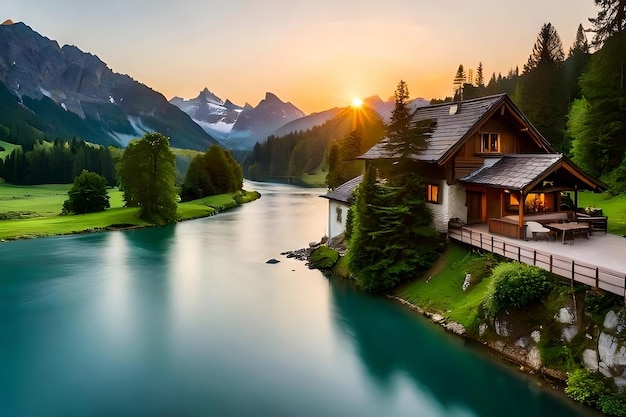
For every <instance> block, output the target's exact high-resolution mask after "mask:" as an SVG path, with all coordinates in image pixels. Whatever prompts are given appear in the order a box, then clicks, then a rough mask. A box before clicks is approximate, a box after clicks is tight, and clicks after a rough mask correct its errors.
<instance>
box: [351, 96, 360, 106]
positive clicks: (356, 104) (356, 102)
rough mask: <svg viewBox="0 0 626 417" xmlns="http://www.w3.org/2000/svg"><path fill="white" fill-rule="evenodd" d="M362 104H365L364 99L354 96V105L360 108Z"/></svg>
mask: <svg viewBox="0 0 626 417" xmlns="http://www.w3.org/2000/svg"><path fill="white" fill-rule="evenodd" d="M361 106H363V100H361V99H360V98H359V97H354V98H353V99H352V107H354V108H359V107H361Z"/></svg>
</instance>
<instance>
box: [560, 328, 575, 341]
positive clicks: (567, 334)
mask: <svg viewBox="0 0 626 417" xmlns="http://www.w3.org/2000/svg"><path fill="white" fill-rule="evenodd" d="M577 334H578V327H576V326H567V327H566V328H564V329H563V331H562V332H561V338H562V339H563V340H565V341H566V342H567V343H569V342H571V341H572V339H573V338H574V337H575V336H576V335H577Z"/></svg>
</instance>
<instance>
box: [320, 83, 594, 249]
mask: <svg viewBox="0 0 626 417" xmlns="http://www.w3.org/2000/svg"><path fill="white" fill-rule="evenodd" d="M413 122H414V123H415V124H420V125H421V126H424V125H427V126H430V128H429V129H428V137H427V146H426V148H425V149H424V150H423V151H421V152H419V153H416V154H412V155H411V156H410V158H411V159H412V160H413V161H415V162H416V164H415V166H416V169H417V170H418V171H419V172H420V174H421V175H422V176H423V178H424V179H425V181H426V192H427V196H426V197H427V201H428V203H429V207H430V208H431V210H432V212H433V217H434V222H435V227H436V228H437V229H438V230H439V231H441V232H446V231H447V230H448V227H449V225H451V224H477V223H486V224H488V225H489V231H490V232H493V233H497V234H502V235H506V236H510V237H515V238H520V239H522V238H525V236H526V221H527V220H529V219H530V218H532V219H534V220H544V221H550V220H558V219H564V218H565V217H567V218H570V219H571V218H572V216H575V212H574V210H575V204H576V200H577V192H578V191H579V190H592V191H603V190H605V189H606V186H605V185H604V184H602V183H601V182H600V181H598V180H596V179H594V178H592V177H591V176H589V175H588V174H586V173H585V172H583V171H582V170H581V169H580V168H579V167H578V166H576V165H575V164H574V163H573V162H572V161H571V160H569V159H568V158H567V157H565V156H564V155H562V154H559V153H557V152H556V151H555V149H554V148H553V147H552V145H551V144H550V143H549V142H548V141H547V140H546V139H545V138H544V137H543V136H542V135H541V133H540V132H539V131H537V129H535V127H534V126H533V125H532V124H531V123H530V122H529V121H528V119H527V118H526V117H525V116H524V114H522V112H521V111H520V110H519V109H518V108H517V107H516V106H515V104H513V102H512V101H511V99H510V98H509V97H508V96H507V95H506V94H501V95H495V96H489V97H482V98H478V99H473V100H467V101H462V102H454V103H444V104H437V105H432V106H427V107H420V108H418V109H416V110H415V112H414V114H413ZM398 156H399V155H398V154H397V150H395V148H394V147H391V146H389V142H388V139H383V140H381V141H380V142H379V143H378V144H377V145H375V146H374V147H372V148H371V149H370V150H368V151H367V152H366V153H365V154H363V155H362V156H360V157H359V158H360V159H363V160H365V161H366V164H371V163H374V164H382V163H384V161H387V162H391V161H394V160H397V158H398ZM567 193H569V194H570V195H571V196H572V199H573V201H574V207H566V204H565V203H566V199H564V198H563V196H564V195H566V194H567ZM330 215H331V216H332V213H330Z"/></svg>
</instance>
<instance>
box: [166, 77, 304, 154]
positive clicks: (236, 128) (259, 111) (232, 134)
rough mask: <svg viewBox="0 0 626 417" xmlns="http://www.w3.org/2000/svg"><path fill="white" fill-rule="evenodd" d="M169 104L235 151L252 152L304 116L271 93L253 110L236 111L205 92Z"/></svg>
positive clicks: (239, 108)
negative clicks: (282, 127)
mask: <svg viewBox="0 0 626 417" xmlns="http://www.w3.org/2000/svg"><path fill="white" fill-rule="evenodd" d="M170 103H172V104H174V105H176V106H178V107H179V108H180V109H181V110H182V111H184V112H185V113H187V114H188V115H189V116H191V118H192V119H193V120H194V121H195V122H196V123H198V124H199V125H200V126H201V127H202V128H203V129H204V130H205V131H206V132H208V133H210V134H211V135H212V136H214V137H217V138H218V140H219V141H220V142H221V143H222V145H224V146H226V147H227V148H229V149H235V150H247V149H252V148H253V147H254V145H255V144H256V143H257V142H264V141H265V140H267V137H268V136H270V135H271V134H273V133H274V132H275V131H276V130H277V129H278V128H280V127H281V126H283V125H285V124H287V123H289V122H292V121H294V120H296V119H300V118H302V117H305V116H306V114H305V113H304V112H302V111H301V110H300V109H298V108H297V107H296V106H294V105H293V104H291V103H288V102H287V103H286V102H284V101H282V100H281V99H279V98H278V97H277V96H276V95H275V94H272V93H266V94H265V98H264V99H263V100H261V101H260V102H259V104H257V105H256V107H253V106H251V105H250V104H248V103H246V104H245V106H244V107H239V106H237V105H235V104H233V103H232V102H230V101H229V100H226V101H225V102H224V101H222V99H220V98H219V97H217V96H216V95H215V94H213V93H211V92H210V91H209V90H208V89H207V88H205V89H204V90H202V91H201V92H200V94H199V95H198V96H197V97H196V98H193V99H189V100H185V99H183V98H180V97H174V98H173V99H171V100H170Z"/></svg>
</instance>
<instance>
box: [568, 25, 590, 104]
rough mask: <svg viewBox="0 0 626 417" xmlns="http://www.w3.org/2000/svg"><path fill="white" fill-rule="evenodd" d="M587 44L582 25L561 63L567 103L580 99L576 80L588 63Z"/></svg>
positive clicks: (580, 94)
mask: <svg viewBox="0 0 626 417" xmlns="http://www.w3.org/2000/svg"><path fill="white" fill-rule="evenodd" d="M590 56H591V55H590V53H589V42H588V41H587V36H586V35H585V30H584V29H583V25H578V30H577V31H576V40H575V41H574V44H573V45H572V46H571V47H570V49H569V53H568V55H567V59H566V60H565V62H564V63H563V80H564V83H565V88H566V89H567V94H568V101H569V102H570V103H571V102H572V101H573V100H575V99H579V98H581V97H582V93H581V91H580V86H579V83H578V79H579V78H580V76H581V74H582V73H583V70H584V69H585V67H586V66H587V63H588V62H589V57H590Z"/></svg>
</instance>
